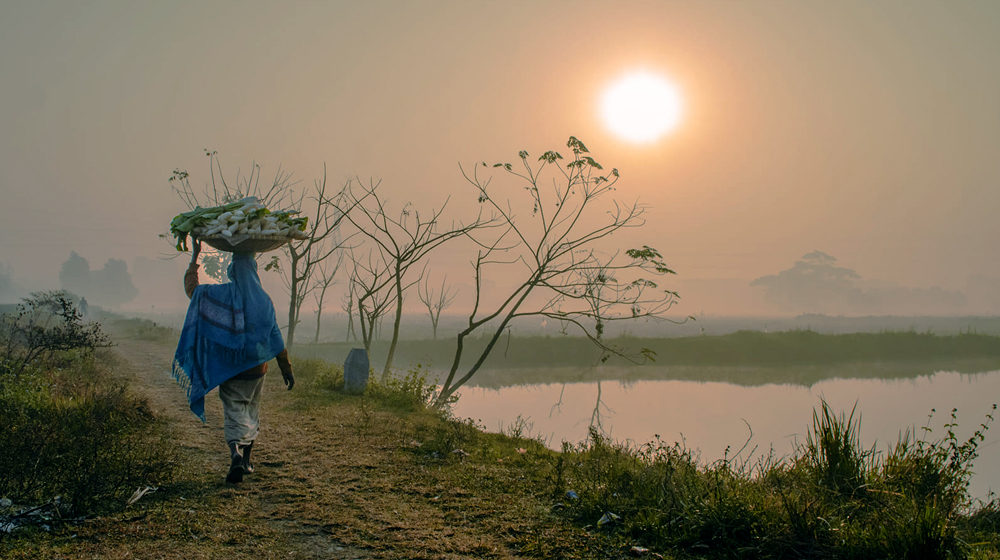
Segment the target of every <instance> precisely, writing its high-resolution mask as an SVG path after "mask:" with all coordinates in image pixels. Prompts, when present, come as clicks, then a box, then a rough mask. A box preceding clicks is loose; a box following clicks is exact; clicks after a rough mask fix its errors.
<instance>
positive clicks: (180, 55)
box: [0, 1, 1000, 314]
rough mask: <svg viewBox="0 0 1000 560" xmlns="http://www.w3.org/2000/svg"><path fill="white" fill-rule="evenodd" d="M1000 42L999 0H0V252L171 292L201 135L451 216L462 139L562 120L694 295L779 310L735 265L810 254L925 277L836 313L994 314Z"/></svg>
mask: <svg viewBox="0 0 1000 560" xmlns="http://www.w3.org/2000/svg"><path fill="white" fill-rule="evenodd" d="M997 53H1000V3H995V2H964V3H940V2H930V1H914V2H906V3H899V2H897V3H888V2H885V3H871V2H837V3H832V2H831V3H800V2H792V1H766V2H741V3H730V2H682V1H676V2H668V1H663V2H614V3H610V2H587V1H574V2H556V1H549V2H544V3H536V2H502V3H500V2H495V3H485V2H482V3H478V2H477V3H473V2H461V1H455V2H446V1H434V2H408V3H402V2H374V1H369V2H322V3H320V2H295V3H292V2H282V3H266V2H240V3H206V2H182V1H176V2H158V3H134V2H108V1H103V2H86V3H81V2H56V1H49V2H6V3H4V4H3V6H2V7H0V76H2V81H0V83H2V85H0V92H2V94H0V127H2V129H3V130H4V134H3V135H2V137H0V189H2V202H0V264H2V266H3V269H2V270H0V272H4V271H6V272H7V273H8V275H9V276H10V277H11V278H12V279H13V281H14V282H15V283H16V284H17V285H19V286H21V287H22V288H24V289H30V290H35V289H42V288H58V287H59V280H58V274H59V270H60V265H61V263H63V262H64V261H66V260H67V259H68V258H69V257H70V253H71V251H75V252H77V253H78V254H79V255H80V256H82V257H84V258H86V259H87V260H88V261H89V263H90V266H91V268H94V269H97V268H100V267H102V266H103V265H104V263H105V262H106V261H107V260H108V259H121V260H124V261H126V262H127V263H128V265H129V270H130V271H131V272H132V273H133V275H134V276H135V277H136V285H137V287H138V288H139V292H140V293H139V296H138V297H137V298H136V300H135V301H134V302H132V304H131V305H133V306H135V307H136V308H141V307H143V306H148V305H150V304H152V303H157V304H169V303H171V302H174V301H175V300H176V302H177V303H178V305H183V304H184V303H185V300H184V298H183V293H182V292H181V291H180V288H179V285H180V277H179V270H180V269H181V263H180V261H186V259H185V258H184V257H182V258H181V259H179V260H176V261H167V265H163V264H162V263H159V261H156V259H157V258H158V257H160V256H161V255H163V254H165V253H167V252H168V245H167V244H166V243H164V242H163V240H161V239H159V238H158V237H157V235H158V234H160V233H163V232H164V231H166V229H167V227H168V224H169V222H170V219H171V218H172V217H173V216H174V215H176V214H178V213H179V212H181V211H183V210H185V209H186V208H184V207H183V205H182V204H181V203H180V201H179V199H178V198H177V197H176V196H175V195H174V194H173V193H172V192H171V190H170V187H169V185H168V182H167V179H168V177H169V176H170V173H171V171H173V170H174V169H186V170H188V171H189V172H190V173H191V177H192V184H193V185H196V186H201V185H204V184H205V183H206V182H208V181H209V180H210V178H209V174H208V160H207V158H206V157H205V155H204V149H206V148H207V149H211V150H215V151H217V152H218V153H219V157H220V159H221V162H222V164H223V167H224V170H225V171H226V173H227V175H228V176H230V177H234V176H235V175H236V173H237V170H238V169H241V170H242V171H243V172H244V173H246V172H248V170H249V168H250V166H251V165H252V163H253V162H256V163H257V164H259V165H260V166H261V169H262V173H263V175H264V178H265V179H267V178H270V177H273V176H274V174H275V173H276V172H277V171H278V169H279V167H280V168H281V169H283V170H286V171H289V172H291V173H293V175H294V176H295V177H296V178H298V179H299V180H300V181H302V182H303V184H311V183H312V181H313V180H315V179H317V178H320V177H321V176H322V174H323V166H324V164H325V165H326V169H327V172H328V176H329V180H330V181H331V182H333V183H340V182H342V181H343V180H345V179H346V178H348V177H355V176H356V177H360V178H363V179H365V180H367V179H368V178H370V177H375V178H380V179H381V180H382V183H383V186H384V188H385V189H386V192H387V193H391V197H392V199H393V200H400V201H401V200H407V199H412V200H416V201H419V203H420V204H426V205H431V204H440V202H443V201H444V200H445V198H446V197H448V196H449V195H450V196H452V205H453V210H455V211H456V212H457V213H456V217H459V218H461V212H462V211H463V209H469V210H470V211H471V209H472V208H474V200H473V194H472V192H471V191H470V190H469V189H468V187H467V185H466V183H465V182H464V180H463V179H462V176H461V174H460V172H459V168H458V164H459V163H462V164H472V163H475V162H478V161H482V160H485V161H488V162H494V161H510V160H513V159H515V158H516V154H517V152H518V150H521V149H526V150H528V151H529V152H531V153H532V154H539V153H541V152H542V151H544V150H548V149H564V148H565V142H566V139H567V137H568V136H570V135H574V136H577V137H578V138H580V139H581V140H583V141H584V142H586V143H587V146H588V147H589V148H590V150H591V152H592V153H593V155H594V157H595V159H597V160H598V161H599V162H601V163H602V164H603V165H605V167H608V168H610V167H616V168H618V169H619V170H620V171H621V175H622V180H621V182H620V183H619V190H618V192H619V195H620V196H621V197H622V198H623V199H625V200H634V199H635V198H638V199H640V200H641V201H643V202H645V203H647V204H649V205H650V206H651V209H650V212H649V214H648V217H649V218H650V219H649V222H648V223H647V224H646V225H645V226H644V227H643V228H641V229H639V230H635V231H630V232H629V233H628V237H627V239H626V240H625V241H627V242H628V243H630V244H648V245H651V246H654V247H656V248H658V249H659V250H660V251H661V252H662V253H663V255H664V257H665V260H666V261H667V263H668V264H669V265H670V266H671V267H672V268H673V269H674V270H676V271H677V272H678V277H677V278H676V281H675V282H674V283H673V284H672V285H671V286H670V287H671V288H674V289H677V290H678V291H680V292H681V296H682V298H683V300H682V301H683V303H682V306H681V307H679V308H678V309H679V310H680V312H682V313H691V314H696V313H698V312H699V311H706V310H707V311H709V312H712V313H718V314H727V313H728V314H747V313H778V312H794V310H792V309H782V308H781V307H780V306H777V305H774V302H768V301H767V300H766V298H764V297H763V294H762V292H761V290H762V289H761V288H760V287H759V286H758V287H756V288H754V287H751V286H750V282H751V281H753V280H754V279H757V278H761V277H765V276H768V275H775V274H778V273H779V272H780V271H782V270H786V269H790V268H791V267H792V266H793V264H794V263H795V262H796V261H799V260H801V259H802V258H803V256H804V255H807V254H809V253H812V252H814V251H821V252H822V253H824V254H826V255H829V256H833V257H835V258H836V259H837V261H836V265H837V266H839V267H845V268H849V269H851V270H853V271H856V272H857V274H858V275H860V276H861V278H862V280H863V281H864V282H865V283H866V284H865V286H868V287H870V288H871V289H883V290H890V289H895V288H910V289H914V290H911V291H910V292H909V293H910V295H913V297H912V298H911V299H906V298H904V300H901V301H902V303H900V304H899V305H897V306H895V307H891V308H886V307H884V306H883V307H878V306H875V307H872V308H871V309H870V310H867V309H866V308H865V307H864V304H857V305H854V307H849V308H845V309H840V310H831V311H832V312H837V311H840V312H847V313H855V314H864V313H865V312H866V311H871V312H893V313H923V312H928V311H931V312H935V313H942V314H948V313H955V314H957V313H975V314H986V313H996V312H1000V305H998V304H997V300H998V298H997V297H996V296H994V295H992V294H994V293H996V292H995V291H994V288H996V287H1000V260H998V259H996V258H994V257H995V255H994V250H993V248H994V246H995V244H996V242H997V239H998V237H1000V221H998V220H997V219H996V218H995V216H994V214H995V212H996V209H997V208H998V207H1000V188H998V187H1000V180H998V179H1000V158H998V157H997V153H996V152H997V148H998V146H1000V103H998V100H1000V60H998V55H997ZM637 68H640V69H647V70H652V71H655V72H659V73H662V74H664V75H666V76H668V77H669V79H670V80H671V81H672V82H673V83H674V84H676V86H677V88H678V89H679V91H680V92H681V95H682V96H683V98H684V114H683V116H682V118H681V123H680V125H679V127H678V128H677V129H676V130H675V131H674V132H673V133H671V134H670V135H668V136H666V137H664V138H663V139H661V140H660V141H658V142H655V143H652V144H648V145H643V146H636V145H634V144H628V143H625V142H623V141H621V140H619V139H617V138H616V137H615V136H614V135H612V134H611V133H610V132H609V131H608V130H607V129H606V128H605V127H604V126H603V124H602V123H601V120H600V115H599V111H598V102H599V98H600V93H601V91H602V89H603V88H605V87H606V86H607V84H608V83H609V82H610V81H611V80H612V79H613V78H615V77H616V76H618V75H620V74H622V73H623V72H627V71H629V70H632V69H637ZM464 262H465V259H457V261H456V262H441V263H438V266H440V267H442V268H449V269H450V268H451V267H458V266H461V265H463V264H464ZM143 267H145V268H143ZM175 272H176V276H174V274H175ZM448 274H449V278H467V277H468V276H469V272H468V270H467V269H459V268H454V271H450V270H449V272H448ZM160 276H165V277H169V283H168V284H167V285H170V286H173V285H174V284H176V285H177V288H176V294H175V295H171V296H169V297H165V296H163V294H162V291H163V288H161V287H160V286H161V285H160V284H158V283H154V280H156V279H157V278H158V277H160ZM935 287H937V288H939V290H938V292H933V290H932V288H935ZM931 293H939V294H940V293H944V294H945V296H944V298H945V299H944V300H942V301H945V303H941V302H937V300H934V301H936V302H937V303H934V304H933V305H931V304H929V303H927V302H928V301H930V300H927V299H926V298H927V297H931V296H927V294H931ZM914 294H915V295H914ZM956 294H957V295H956ZM959 295H961V296H962V298H959V297H958V296H959ZM925 296H926V297H925ZM907 297H909V296H907ZM949 297H951V298H952V299H948V298H949ZM921 298H923V299H921ZM963 298H964V299H963ZM277 299H278V298H276V300H277ZM932 299H933V298H932ZM164 302H165V303H164ZM922 302H923V303H922ZM947 302H951V303H947ZM939 304H940V305H939Z"/></svg>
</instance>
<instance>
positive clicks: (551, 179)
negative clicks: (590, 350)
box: [434, 136, 678, 407]
mask: <svg viewBox="0 0 1000 560" xmlns="http://www.w3.org/2000/svg"><path fill="white" fill-rule="evenodd" d="M567 147H568V148H570V149H571V150H572V157H571V158H570V159H569V160H568V161H566V160H564V158H563V156H562V155H561V154H560V153H559V152H556V151H548V152H545V153H544V154H542V155H541V157H539V158H538V160H537V161H536V162H534V163H532V162H531V161H529V156H528V152H526V151H523V150H522V151H521V152H519V154H518V156H519V159H520V163H519V164H518V165H517V166H515V165H513V164H510V163H497V164H495V165H493V168H494V169H495V170H497V171H499V172H501V173H503V174H505V175H507V176H508V177H509V178H512V179H515V180H517V181H520V182H521V183H522V184H523V185H524V189H523V190H521V191H520V192H521V193H522V195H523V198H522V199H520V200H518V201H512V200H510V199H505V198H498V197H494V195H493V192H494V191H493V190H492V189H490V183H491V180H492V173H491V172H490V169H489V166H488V165H487V164H486V163H479V164H477V165H476V166H475V167H474V169H473V170H472V171H471V172H470V171H467V170H465V169H464V168H462V167H461V166H460V169H461V171H462V175H463V176H464V177H465V178H466V180H467V181H468V182H469V184H471V185H472V187H473V188H474V190H475V192H476V194H477V195H478V200H479V203H480V204H481V205H483V206H485V207H486V208H487V209H488V211H489V212H492V213H493V214H495V215H496V216H497V217H498V219H499V222H500V223H501V224H502V226H503V227H502V228H501V229H499V230H496V231H497V233H496V234H494V235H492V236H490V237H485V236H483V235H482V234H483V233H484V231H485V232H491V231H494V230H479V231H476V232H473V233H472V234H473V235H474V236H475V237H474V238H475V240H476V241H477V243H478V245H479V250H478V254H477V255H476V258H475V260H474V261H473V262H472V267H473V279H474V285H475V294H474V302H473V305H472V311H471V313H470V314H469V320H468V324H467V325H466V327H465V328H464V329H462V330H461V331H460V332H459V333H458V336H457V345H456V349H455V356H454V359H453V361H452V364H451V367H450V369H449V371H448V374H447V376H446V378H445V379H444V382H443V384H442V386H441V388H440V390H439V392H438V394H437V397H436V398H435V401H434V405H435V406H437V407H441V406H444V405H445V404H447V403H449V402H451V401H452V400H453V397H454V394H455V391H456V390H457V389H458V388H459V387H461V386H462V385H464V384H465V383H466V382H468V381H469V379H471V378H472V377H473V375H475V374H476V372H477V371H478V370H479V369H480V367H481V366H482V365H483V362H485V361H486V358H487V357H488V356H489V354H490V352H491V351H492V350H493V348H494V346H495V345H496V343H497V341H498V340H499V339H500V337H501V336H502V334H503V331H504V330H505V329H507V328H508V327H509V326H510V324H511V322H512V321H515V320H517V319H519V318H523V317H530V316H541V317H545V318H549V319H554V320H557V321H561V322H565V323H566V324H570V325H573V326H575V327H577V328H578V329H579V331H580V332H582V333H583V335H585V336H586V337H587V338H589V339H590V340H591V341H592V342H593V343H594V344H595V345H597V346H598V347H599V348H600V349H601V350H602V359H607V357H608V356H610V355H618V356H622V357H625V358H628V359H631V360H634V361H642V360H647V359H651V358H652V352H651V351H649V350H646V349H635V350H633V349H625V348H619V347H616V346H614V345H612V344H609V343H608V342H607V341H606V340H605V339H604V338H603V334H604V331H605V328H606V326H607V325H608V324H609V323H611V322H615V321H623V320H634V319H639V318H660V319H663V314H664V313H665V312H666V311H667V310H668V309H669V308H670V307H671V306H672V305H673V304H674V303H675V301H676V298H677V297H678V296H677V294H676V293H675V292H672V291H669V290H663V289H660V288H659V287H658V286H657V284H656V282H655V281H654V280H653V279H652V278H654V277H659V276H664V275H667V274H673V273H674V272H673V271H672V270H670V269H669V268H667V266H666V264H664V262H663V260H662V256H661V255H660V252H659V251H657V250H656V249H654V248H652V247H649V246H646V245H644V246H642V247H641V248H632V249H628V250H625V251H621V250H616V249H613V248H614V247H615V246H616V245H615V243H616V241H615V239H614V236H615V234H617V233H620V232H621V230H624V229H627V228H636V227H639V226H641V225H643V223H645V219H644V218H643V213H644V212H645V209H646V208H645V207H644V206H642V205H640V204H639V203H637V202H636V203H624V202H621V201H619V200H617V199H615V198H614V197H613V195H612V193H614V192H615V185H616V183H617V181H618V177H619V175H618V170H617V169H612V170H611V172H610V173H608V174H605V173H604V170H603V168H602V167H601V165H600V164H598V163H597V162H596V161H595V160H594V159H593V158H592V157H591V156H590V155H589V152H588V150H587V148H586V146H584V144H583V142H581V141H579V140H577V139H576V138H575V137H573V136H570V138H569V141H568V142H567ZM564 161H566V162H565V164H564V165H563V162H564ZM522 207H523V208H524V210H525V211H526V212H529V214H528V215H520V214H518V212H516V211H515V208H518V209H520V208H522ZM608 248H611V249H608ZM602 249H604V250H602ZM493 271H499V272H500V273H502V274H505V275H517V277H518V278H519V280H518V281H517V282H516V283H515V285H514V286H513V287H512V288H511V289H510V290H509V291H506V292H503V293H502V294H500V298H499V300H498V301H499V303H496V304H493V305H488V304H487V303H486V302H485V301H484V299H483V280H484V278H485V277H486V275H487V274H488V273H490V272H493ZM493 295H496V294H493ZM487 323H491V324H492V325H496V327H495V329H494V330H493V334H492V335H490V336H488V342H487V344H486V346H485V347H484V349H483V350H482V351H481V352H478V354H475V355H473V356H472V363H471V364H468V363H463V358H464V357H465V356H464V350H465V339H466V337H468V336H470V335H472V334H473V333H475V332H476V331H478V330H479V329H481V328H482V327H483V326H484V325H486V324H487ZM492 325H491V328H493V327H492ZM460 370H461V373H460Z"/></svg>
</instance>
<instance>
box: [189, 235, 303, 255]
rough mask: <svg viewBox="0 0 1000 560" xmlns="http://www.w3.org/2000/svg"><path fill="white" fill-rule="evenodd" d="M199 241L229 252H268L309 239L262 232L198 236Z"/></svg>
mask: <svg viewBox="0 0 1000 560" xmlns="http://www.w3.org/2000/svg"><path fill="white" fill-rule="evenodd" d="M197 239H198V240H199V241H202V242H204V243H205V244H207V245H209V246H210V247H213V248H215V249H218V250H220V251H226V252H229V253H266V252H268V251H273V250H275V249H278V248H280V247H281V246H282V245H284V244H285V243H289V242H291V241H296V240H299V239H308V238H307V237H306V236H305V235H304V234H303V235H302V236H295V237H289V236H285V235H260V234H252V233H250V234H236V235H233V236H231V237H227V236H225V235H219V234H216V235H207V236H205V237H198V238H197Z"/></svg>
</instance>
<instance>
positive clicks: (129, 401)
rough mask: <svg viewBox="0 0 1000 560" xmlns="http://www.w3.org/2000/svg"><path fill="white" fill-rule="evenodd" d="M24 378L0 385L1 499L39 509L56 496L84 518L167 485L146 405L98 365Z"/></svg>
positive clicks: (166, 458) (159, 440)
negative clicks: (140, 488)
mask: <svg viewBox="0 0 1000 560" xmlns="http://www.w3.org/2000/svg"><path fill="white" fill-rule="evenodd" d="M25 373H26V374H23V375H21V376H18V377H17V378H16V379H15V380H12V381H11V382H8V383H5V384H3V385H2V386H0V425H2V426H5V427H6V429H4V430H0V448H2V449H4V453H2V454H0V496H2V497H6V498H9V499H11V500H13V501H14V502H15V503H19V504H37V503H39V502H44V501H47V500H50V499H52V498H53V497H55V496H57V495H58V496H61V498H62V502H63V503H64V504H66V505H67V506H69V507H70V508H72V510H73V511H74V512H75V513H77V514H79V515H85V514H88V513H92V512H98V511H103V510H107V509H114V508H115V507H121V506H123V505H124V503H125V499H126V498H127V497H128V496H129V494H131V493H132V492H133V491H134V490H135V488H136V487H138V486H143V485H156V484H161V483H163V482H164V481H166V480H167V479H169V477H170V475H171V474H172V471H173V467H174V460H173V454H172V452H171V451H170V449H171V448H170V446H169V445H167V440H166V434H165V433H164V431H163V428H162V426H161V425H160V424H159V423H158V422H157V421H156V419H155V418H154V417H153V415H152V413H151V412H150V407H149V404H148V402H147V400H146V399H145V398H143V397H140V396H137V395H135V394H134V393H132V392H131V391H130V390H129V389H128V387H127V385H126V383H125V382H124V381H122V380H116V379H111V378H110V375H109V372H106V371H102V368H101V365H100V363H99V362H98V361H97V360H94V359H93V358H91V359H89V360H88V359H80V360H79V361H78V362H76V364H75V367H74V368H73V369H72V370H64V371H52V372H43V371H38V370H34V369H32V370H27V371H26V372H25Z"/></svg>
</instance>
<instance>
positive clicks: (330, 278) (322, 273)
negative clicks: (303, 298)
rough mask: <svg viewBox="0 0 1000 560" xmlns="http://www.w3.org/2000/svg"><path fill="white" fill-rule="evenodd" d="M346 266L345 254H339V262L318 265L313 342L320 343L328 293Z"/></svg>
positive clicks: (341, 252) (327, 261)
mask: <svg viewBox="0 0 1000 560" xmlns="http://www.w3.org/2000/svg"><path fill="white" fill-rule="evenodd" d="M343 264H344V252H343V251H340V252H338V253H337V260H336V261H334V262H333V263H331V262H330V261H329V260H326V261H323V262H320V263H319V264H318V265H317V269H318V271H319V277H318V278H317V279H316V289H315V290H314V291H313V301H314V302H315V303H316V336H315V337H314V338H313V342H319V329H320V322H321V321H322V319H323V305H324V300H325V299H326V291H327V290H328V289H329V288H330V286H332V285H334V284H336V283H337V282H336V278H337V271H338V270H340V267H341V265H343Z"/></svg>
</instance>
